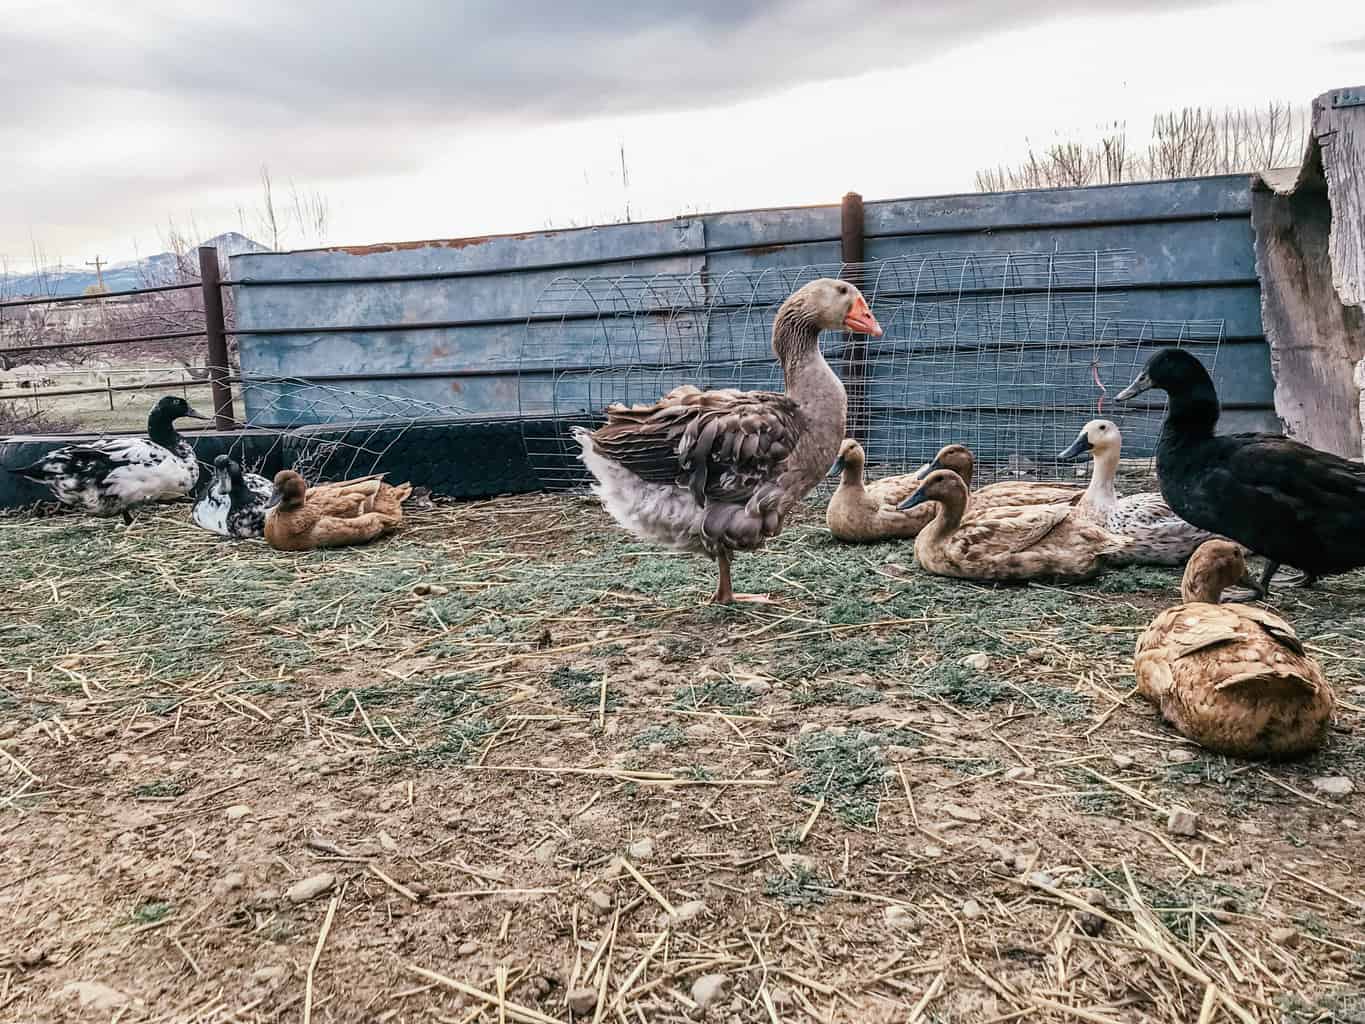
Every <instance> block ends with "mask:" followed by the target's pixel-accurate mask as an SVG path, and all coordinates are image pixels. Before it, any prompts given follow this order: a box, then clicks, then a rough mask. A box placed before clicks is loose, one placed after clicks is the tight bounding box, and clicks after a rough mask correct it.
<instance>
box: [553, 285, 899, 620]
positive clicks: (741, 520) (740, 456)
mask: <svg viewBox="0 0 1365 1024" xmlns="http://www.w3.org/2000/svg"><path fill="white" fill-rule="evenodd" d="M821 331H854V332H858V333H862V334H871V335H873V336H874V337H880V336H881V333H882V329H881V325H879V324H878V323H877V318H876V317H874V316H873V315H872V310H871V309H869V308H868V305H867V300H866V299H864V298H863V295H862V292H860V291H858V289H857V288H855V287H853V285H851V284H848V283H847V282H845V281H836V280H833V279H831V278H821V279H820V280H817V281H812V282H811V283H810V284H808V285H806V286H805V287H803V288H800V289H798V290H797V291H796V292H794V293H793V294H792V295H790V296H789V297H788V298H787V300H786V301H785V302H783V303H782V307H781V308H780V309H779V310H778V311H777V317H776V319H775V320H774V321H773V337H772V345H773V352H774V353H775V354H776V355H777V359H778V362H779V363H780V364H781V366H782V378H783V382H784V388H785V390H784V391H782V392H775V391H738V390H724V391H701V390H699V389H697V388H695V387H692V386H691V385H684V386H683V387H680V388H675V389H674V390H673V391H670V392H669V393H668V394H667V395H665V396H664V397H663V398H662V399H660V400H659V401H658V402H656V403H654V404H652V405H636V406H631V407H627V406H623V405H612V406H608V407H607V422H606V425H605V426H603V427H601V428H599V429H598V430H596V431H589V430H587V429H585V428H583V427H576V428H575V429H574V437H575V439H576V440H577V441H578V443H579V445H580V446H581V447H582V449H583V450H582V454H581V455H580V456H579V457H580V458H581V459H582V460H583V462H584V464H585V465H587V467H588V469H589V470H590V471H591V472H592V475H593V476H594V477H595V478H596V481H597V483H596V485H595V486H594V487H593V491H594V492H595V493H596V494H597V496H598V497H599V498H601V500H602V505H603V507H604V508H605V509H606V510H607V512H608V513H609V514H610V515H611V517H612V518H613V519H615V520H616V521H617V522H618V523H619V524H620V525H621V526H623V527H625V528H626V529H627V530H629V531H630V532H631V533H633V534H635V535H636V536H637V537H640V538H642V539H644V540H649V541H653V542H655V543H657V544H662V545H665V546H667V547H670V548H674V549H676V550H681V551H693V552H696V553H698V554H705V555H707V556H708V557H710V558H714V559H715V560H716V565H717V567H718V569H719V574H720V580H719V583H718V585H717V587H716V593H715V596H714V598H713V599H712V600H713V601H715V602H716V603H718V604H727V603H729V602H731V601H743V600H767V596H766V595H745V594H736V593H735V592H734V590H733V589H732V587H731V583H730V560H731V557H732V555H733V554H734V552H736V551H753V550H756V549H757V548H760V547H762V546H763V545H764V544H765V543H766V542H767V541H768V540H769V539H770V538H772V537H776V536H777V535H778V534H779V533H781V532H782V526H783V523H784V521H785V520H786V517H787V514H788V513H789V512H790V511H791V509H792V508H793V507H794V506H795V505H796V503H797V502H799V501H800V500H801V499H802V498H804V497H805V496H806V495H807V494H809V493H810V491H811V490H812V489H813V488H814V487H815V485H816V484H818V483H819V482H820V480H821V479H822V478H823V477H824V476H825V474H826V472H827V471H828V469H829V465H830V463H831V462H832V461H833V459H834V457H835V455H836V454H837V453H838V451H839V445H840V444H841V443H842V442H843V440H844V436H845V431H846V424H845V418H846V414H847V410H848V399H847V397H846V395H845V393H844V385H843V384H842V383H841V382H840V380H839V378H838V377H837V376H835V373H834V371H833V370H832V369H830V366H829V363H827V362H825V357H824V356H823V355H821V354H820V345H819V340H820V332H821Z"/></svg>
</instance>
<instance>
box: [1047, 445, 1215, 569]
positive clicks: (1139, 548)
mask: <svg viewBox="0 0 1365 1024" xmlns="http://www.w3.org/2000/svg"><path fill="white" fill-rule="evenodd" d="M1122 452H1123V434H1122V433H1120V431H1119V428H1118V424H1116V423H1115V422H1114V421H1113V420H1091V421H1090V422H1089V423H1087V424H1086V425H1085V426H1083V427H1082V428H1081V432H1080V434H1079V435H1078V436H1077V438H1076V440H1075V442H1073V443H1072V445H1071V447H1070V448H1068V449H1067V450H1066V451H1064V452H1062V453H1061V454H1059V455H1058V456H1057V458H1058V459H1060V460H1062V461H1066V460H1069V459H1079V458H1083V457H1085V456H1086V455H1089V456H1090V457H1091V458H1092V459H1094V460H1095V466H1094V468H1093V469H1092V470H1091V472H1090V486H1089V487H1087V488H1086V489H1085V494H1084V495H1082V497H1081V500H1080V501H1078V502H1077V503H1076V515H1077V516H1080V517H1081V518H1082V519H1088V520H1089V521H1090V522H1092V523H1097V524H1099V525H1100V526H1103V527H1104V528H1105V529H1106V530H1108V531H1109V532H1110V533H1117V534H1118V535H1119V536H1121V537H1127V538H1128V539H1129V540H1131V541H1132V542H1133V543H1132V545H1131V546H1130V547H1129V548H1128V552H1127V555H1128V557H1129V558H1130V559H1131V560H1132V561H1133V562H1136V563H1140V564H1143V565H1180V564H1182V563H1183V562H1184V561H1185V560H1186V559H1187V558H1189V557H1190V555H1192V554H1194V549H1195V548H1197V547H1199V545H1200V544H1203V543H1204V541H1206V540H1211V539H1213V534H1211V533H1209V531H1208V530H1201V529H1200V528H1199V527H1197V526H1191V525H1190V524H1189V523H1187V522H1185V520H1183V519H1181V518H1180V517H1179V516H1178V515H1176V514H1175V513H1174V512H1173V511H1171V506H1170V505H1168V504H1166V499H1165V498H1163V497H1162V496H1161V495H1160V494H1156V493H1154V492H1152V491H1144V492H1142V493H1140V494H1130V495H1128V496H1127V497H1124V498H1120V497H1119V496H1118V492H1117V491H1116V490H1115V489H1114V478H1115V477H1116V476H1117V475H1118V470H1119V460H1120V458H1121V457H1122Z"/></svg>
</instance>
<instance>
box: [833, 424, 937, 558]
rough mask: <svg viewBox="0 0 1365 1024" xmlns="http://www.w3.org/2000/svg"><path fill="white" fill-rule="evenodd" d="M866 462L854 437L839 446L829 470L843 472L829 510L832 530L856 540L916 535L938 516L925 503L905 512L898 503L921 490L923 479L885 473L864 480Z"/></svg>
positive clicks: (861, 541)
mask: <svg viewBox="0 0 1365 1024" xmlns="http://www.w3.org/2000/svg"><path fill="white" fill-rule="evenodd" d="M866 462H867V456H866V454H864V452H863V446H862V445H860V444H859V443H858V442H857V441H855V440H853V438H851V437H850V438H848V439H847V440H845V441H844V443H843V444H842V445H841V446H840V447H839V457H838V458H836V459H835V460H834V465H833V466H831V467H830V470H829V475H830V476H833V475H834V474H835V473H838V474H840V480H839V487H838V489H837V490H836V491H835V492H834V496H833V497H832V498H830V499H829V507H828V508H826V509H825V525H826V526H828V527H829V532H830V533H832V534H834V536H835V537H836V538H838V539H839V540H842V541H849V542H852V543H866V542H869V541H879V540H892V539H895V538H909V537H913V536H915V534H917V533H919V532H920V530H921V529H923V528H924V525H925V524H926V523H928V522H929V520H931V519H933V518H934V507H933V506H932V505H921V506H920V507H919V508H912V509H909V510H908V511H904V512H902V511H901V510H900V509H899V508H897V507H896V506H897V505H899V504H900V503H901V502H902V501H904V500H905V499H906V498H908V497H909V496H910V495H911V494H913V493H914V492H915V491H917V490H918V489H919V485H920V480H919V478H918V477H917V476H914V475H913V474H907V475H904V476H884V477H882V478H881V479H880V480H873V481H872V482H871V483H867V482H865V481H864V480H863V466H864V465H865V464H866Z"/></svg>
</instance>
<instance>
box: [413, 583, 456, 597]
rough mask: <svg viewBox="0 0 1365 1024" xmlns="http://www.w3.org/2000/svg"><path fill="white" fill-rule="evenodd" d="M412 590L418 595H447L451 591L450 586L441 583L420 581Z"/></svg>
mask: <svg viewBox="0 0 1365 1024" xmlns="http://www.w3.org/2000/svg"><path fill="white" fill-rule="evenodd" d="M412 592H413V594H415V595H416V596H417V597H445V596H446V595H447V594H449V593H450V588H449V587H443V586H441V585H440V584H439V583H419V584H417V585H416V586H415V587H413V588H412Z"/></svg>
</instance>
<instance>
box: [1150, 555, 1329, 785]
mask: <svg viewBox="0 0 1365 1024" xmlns="http://www.w3.org/2000/svg"><path fill="white" fill-rule="evenodd" d="M1249 582H1250V581H1249V579H1248V578H1247V567H1246V560H1245V558H1244V557H1243V554H1242V549H1241V547H1240V546H1239V545H1238V544H1236V543H1234V542H1232V541H1229V540H1224V539H1222V538H1215V539H1213V540H1207V541H1205V542H1204V543H1203V544H1201V545H1200V546H1199V548H1198V549H1197V550H1196V551H1195V552H1194V554H1193V555H1192V556H1191V557H1190V561H1189V564H1188V565H1187V566H1186V567H1185V575H1184V577H1183V579H1182V580H1181V582H1180V599H1181V601H1182V602H1183V603H1182V604H1178V605H1176V606H1175V607H1174V608H1167V609H1166V610H1165V611H1164V612H1161V613H1160V614H1159V615H1157V617H1156V618H1155V619H1153V620H1152V623H1151V625H1149V626H1148V627H1147V629H1146V630H1145V631H1144V632H1143V634H1142V635H1141V636H1140V637H1139V638H1138V642H1137V647H1136V650H1135V652H1134V658H1133V670H1134V672H1135V673H1136V674H1137V686H1138V692H1140V693H1141V694H1142V695H1143V696H1144V697H1146V698H1147V699H1148V700H1149V701H1151V702H1152V703H1153V704H1155V705H1156V706H1157V707H1158V708H1159V709H1160V711H1161V715H1162V717H1163V718H1164V719H1165V720H1166V721H1167V722H1169V723H1170V724H1171V725H1172V726H1173V727H1174V728H1175V729H1176V731H1178V732H1179V733H1181V734H1182V735H1184V736H1187V737H1189V738H1190V739H1192V740H1194V741H1195V742H1196V743H1198V744H1200V745H1201V746H1204V747H1207V748H1208V749H1209V750H1213V751H1216V752H1217V753H1220V754H1229V755H1232V756H1233V757H1245V758H1270V759H1281V758H1290V757H1298V756H1300V755H1302V754H1307V753H1309V752H1311V751H1313V750H1316V749H1317V748H1318V747H1319V746H1321V745H1322V742H1323V739H1324V738H1325V736H1326V734H1327V730H1328V727H1329V726H1330V724H1331V720H1332V711H1333V709H1334V708H1335V706H1336V697H1335V695H1334V694H1333V693H1332V687H1331V685H1330V684H1329V683H1328V682H1327V680H1326V679H1325V678H1324V677H1323V674H1322V669H1321V668H1320V667H1319V666H1318V664H1317V662H1315V661H1314V660H1313V659H1312V658H1311V657H1310V656H1309V655H1308V653H1307V652H1306V651H1305V650H1304V647H1303V644H1302V643H1300V641H1299V638H1298V636H1297V635H1296V634H1295V633H1294V629H1293V627H1292V626H1290V625H1289V623H1287V622H1286V621H1285V620H1284V619H1282V618H1280V617H1279V616H1278V615H1276V614H1275V613H1274V612H1271V611H1269V610H1267V609H1263V608H1258V607H1256V606H1254V605H1245V604H1227V603H1220V598H1221V596H1222V593H1223V591H1224V590H1225V589H1226V588H1227V587H1229V586H1231V585H1232V584H1234V583H1243V584H1246V583H1249Z"/></svg>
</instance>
